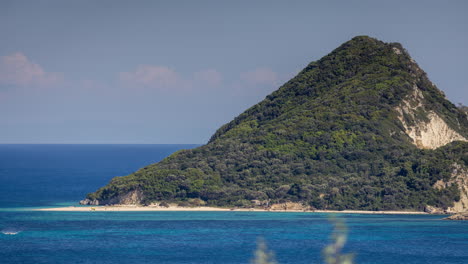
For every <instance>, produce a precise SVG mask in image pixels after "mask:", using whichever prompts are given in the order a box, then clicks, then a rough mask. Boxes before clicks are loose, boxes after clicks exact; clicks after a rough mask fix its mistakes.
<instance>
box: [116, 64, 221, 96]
mask: <svg viewBox="0 0 468 264" xmlns="http://www.w3.org/2000/svg"><path fill="white" fill-rule="evenodd" d="M119 77H120V80H121V81H122V82H123V83H124V84H125V86H130V87H142V88H151V89H154V90H160V91H189V90H199V89H204V88H206V87H217V86H219V85H220V84H221V82H222V79H223V77H222V75H221V74H220V73H219V72H218V71H216V70H214V69H208V70H202V71H198V72H195V73H194V74H193V75H192V76H189V77H188V78H187V77H184V76H183V75H182V74H180V73H178V72H176V71H175V70H173V69H171V68H169V67H166V66H155V65H140V66H138V67H137V68H136V69H135V70H133V71H129V72H121V73H120V74H119Z"/></svg>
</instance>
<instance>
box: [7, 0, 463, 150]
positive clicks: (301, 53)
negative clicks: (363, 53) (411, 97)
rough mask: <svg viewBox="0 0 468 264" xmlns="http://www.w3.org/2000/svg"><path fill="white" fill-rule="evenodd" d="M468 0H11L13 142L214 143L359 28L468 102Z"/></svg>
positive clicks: (9, 48)
mask: <svg viewBox="0 0 468 264" xmlns="http://www.w3.org/2000/svg"><path fill="white" fill-rule="evenodd" d="M467 3H468V1H408V0H406V1H376V0H372V1H350V0H347V1H311V0H309V1H8V0H3V1H1V2H0V36H1V39H2V41H1V42H0V124H1V129H0V143H205V142H206V141H207V140H208V139H209V137H210V136H211V135H212V134H213V133H214V131H215V130H216V129H217V128H218V127H219V126H220V125H222V124H224V123H226V122H228V121H230V120H231V119H232V118H234V117H235V116H236V115H238V114H239V113H241V112H242V111H243V110H245V109H246V108H247V107H250V106H251V105H253V104H255V103H257V102H258V101H260V100H262V99H263V98H264V97H265V96H266V95H268V94H269V93H270V92H271V91H273V90H275V89H277V88H278V87H279V86H280V85H281V84H282V83H283V82H285V81H286V80H288V79H289V78H291V77H292V76H293V75H294V74H295V73H296V72H298V71H299V70H300V69H302V68H303V67H304V66H306V65H307V64H308V63H309V62H311V61H313V60H317V59H319V58H321V57H322V56H324V55H326V54H327V53H329V52H330V51H331V50H333V49H334V48H336V47H337V46H339V45H340V44H341V43H343V42H345V41H347V40H349V39H351V38H352V37H354V36H356V35H369V36H372V37H376V38H378V39H381V40H383V41H387V42H400V43H402V44H403V46H404V47H405V48H406V49H407V50H408V51H409V52H410V54H411V55H412V56H413V58H414V59H415V60H416V61H417V62H418V63H419V65H420V66H421V67H422V68H423V69H424V70H425V71H426V72H427V73H428V75H429V78H430V79H431V80H432V81H433V82H434V83H435V84H436V85H437V86H438V87H439V88H440V89H441V90H443V91H444V92H445V93H446V95H447V97H448V98H449V99H450V100H451V101H452V102H453V103H459V102H460V103H463V104H465V105H467V104H468V72H467V69H468V48H467V47H468V32H467V31H468V15H467V13H468V4H467Z"/></svg>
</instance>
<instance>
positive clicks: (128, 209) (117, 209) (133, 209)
mask: <svg viewBox="0 0 468 264" xmlns="http://www.w3.org/2000/svg"><path fill="white" fill-rule="evenodd" d="M34 210H35V211H56V212H89V211H96V212H147V211H154V212H158V211H160V212H164V211H174V212H176V211H180V212H203V211H205V212H214V211H239V212H303V213H339V214H428V213H426V212H417V211H362V210H343V211H338V210H268V209H259V208H219V207H208V206H199V207H179V206H170V207H159V206H68V207H56V208H40V209H34Z"/></svg>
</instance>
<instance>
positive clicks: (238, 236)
mask: <svg viewBox="0 0 468 264" xmlns="http://www.w3.org/2000/svg"><path fill="white" fill-rule="evenodd" d="M196 146H197V145H0V263H2V264H6V263H35V264H37V263H112V264H116V263H197V264H198V263H200V264H201V263H251V261H252V259H253V258H254V252H255V250H256V248H257V246H258V241H260V240H262V241H265V243H266V246H267V251H271V252H272V254H274V256H275V259H276V261H277V262H278V263H308V264H310V263H325V262H324V259H323V254H322V251H323V249H324V248H325V247H326V246H327V245H329V244H330V243H331V242H332V240H331V235H332V233H333V229H334V224H333V223H334V222H336V221H341V222H342V223H344V224H345V225H346V228H347V230H348V233H347V241H346V244H345V246H344V248H343V249H342V253H349V254H353V255H354V261H355V263H389V264H390V263H392V264H394V263H421V264H422V263H433V264H436V263H440V264H442V263H460V264H461V263H463V264H466V263H468V221H465V222H464V221H447V220H442V218H443V217H444V216H440V215H366V214H335V215H334V216H331V214H325V213H291V212H236V211H229V212H93V211H89V212H50V211H34V209H37V208H46V207H58V206H71V205H78V202H79V200H81V199H83V198H84V197H85V196H86V194H87V193H89V192H93V191H95V190H96V189H97V188H99V187H101V186H103V185H105V184H106V183H107V182H109V180H110V179H112V177H115V176H124V175H128V174H130V173H132V172H133V171H135V170H137V169H139V168H141V167H143V166H146V165H148V164H151V163H154V162H158V161H159V160H161V159H163V158H164V157H167V156H168V155H170V154H171V153H173V152H175V151H177V150H180V149H189V148H193V147H196ZM333 219H335V220H333Z"/></svg>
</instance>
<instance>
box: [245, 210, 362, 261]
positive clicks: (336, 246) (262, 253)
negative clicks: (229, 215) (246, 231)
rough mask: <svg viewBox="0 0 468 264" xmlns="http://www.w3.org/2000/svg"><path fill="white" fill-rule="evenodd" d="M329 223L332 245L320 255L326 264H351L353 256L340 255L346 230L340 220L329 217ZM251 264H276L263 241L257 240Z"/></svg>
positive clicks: (346, 237)
mask: <svg viewBox="0 0 468 264" xmlns="http://www.w3.org/2000/svg"><path fill="white" fill-rule="evenodd" d="M330 222H332V223H333V226H334V228H333V232H332V234H331V237H330V238H331V240H332V243H331V244H329V245H327V246H326V247H325V248H324V249H323V250H322V255H323V258H324V260H325V263H326V264H353V257H354V254H352V253H347V254H343V253H341V250H342V249H343V247H344V245H345V244H346V240H347V239H348V229H347V227H346V224H345V223H344V221H343V220H342V219H339V218H335V217H331V218H330ZM251 263H252V264H278V262H277V261H276V260H275V254H274V252H273V251H271V250H268V248H267V245H266V243H265V240H263V239H261V238H260V239H258V241H257V249H256V250H255V253H254V258H253V259H252V261H251Z"/></svg>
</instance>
